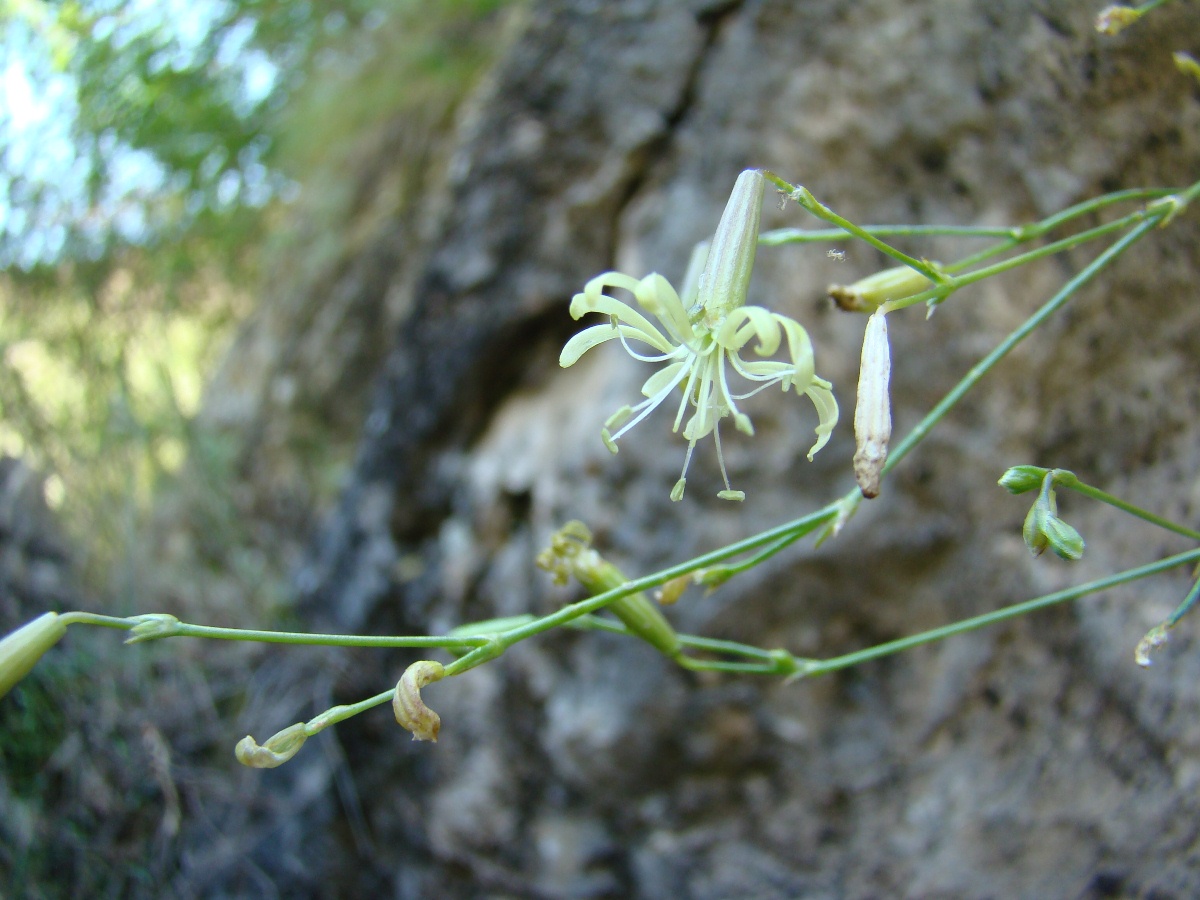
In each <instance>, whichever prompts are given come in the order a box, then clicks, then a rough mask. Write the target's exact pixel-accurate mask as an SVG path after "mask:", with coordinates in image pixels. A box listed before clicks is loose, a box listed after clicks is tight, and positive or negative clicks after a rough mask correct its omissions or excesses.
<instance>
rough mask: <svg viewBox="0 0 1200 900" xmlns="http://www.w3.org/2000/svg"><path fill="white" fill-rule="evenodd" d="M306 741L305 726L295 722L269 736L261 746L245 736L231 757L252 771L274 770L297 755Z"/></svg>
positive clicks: (248, 736)
mask: <svg viewBox="0 0 1200 900" xmlns="http://www.w3.org/2000/svg"><path fill="white" fill-rule="evenodd" d="M306 740H308V733H307V732H306V730H305V725H304V723H303V722H297V723H296V724H295V725H289V726H288V727H287V728H285V729H283V731H279V732H276V733H275V734H273V735H271V736H270V737H269V738H267V742H266V743H265V744H263V745H261V746H260V745H259V744H258V743H256V742H255V740H254V738H252V737H251V736H250V735H246V736H245V737H244V738H242V739H241V740H240V741H238V742H237V746H236V747H234V748H233V755H234V756H236V757H237V761H238V762H240V763H241V764H242V765H243V766H249V767H250V768H252V769H274V768H275V767H276V766H282V765H283V764H284V763H285V762H287V761H288V760H289V759H291V758H292V757H293V756H295V755H296V754H297V753H299V752H300V748H301V747H303V746H304V742H305V741H306Z"/></svg>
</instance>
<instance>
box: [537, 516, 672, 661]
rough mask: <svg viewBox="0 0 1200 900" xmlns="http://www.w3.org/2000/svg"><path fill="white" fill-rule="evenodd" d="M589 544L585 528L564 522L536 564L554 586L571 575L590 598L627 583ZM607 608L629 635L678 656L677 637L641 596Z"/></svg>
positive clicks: (563, 582)
mask: <svg viewBox="0 0 1200 900" xmlns="http://www.w3.org/2000/svg"><path fill="white" fill-rule="evenodd" d="M591 541H592V533H591V531H590V530H589V529H588V527H587V526H586V525H584V524H583V523H582V522H579V521H571V522H568V523H567V524H566V525H564V526H563V527H562V528H560V529H559V530H558V532H557V533H555V535H554V536H553V537H552V538H551V539H550V546H549V547H548V548H547V549H545V550H543V551H542V552H541V553H539V554H538V557H537V561H536V564H537V566H538V568H540V569H545V570H546V571H547V572H550V573H551V574H552V575H553V576H554V583H555V584H566V583H567V581H568V580H569V579H570V577H571V576H572V575H574V576H575V578H576V579H577V580H578V581H579V583H580V584H582V585H583V586H584V587H585V588H586V589H587V590H588V592H589V593H591V594H592V596H595V595H597V594H603V593H605V592H607V591H611V590H613V589H614V588H619V587H621V586H622V585H623V584H625V583H626V582H627V581H629V579H628V578H626V577H625V576H624V575H623V574H621V570H620V569H618V568H617V567H616V566H614V565H613V564H612V563H610V562H609V561H608V560H606V559H605V558H604V557H602V556H601V555H600V554H599V553H597V552H596V550H595V549H593V548H592V546H591ZM608 608H609V610H611V611H612V614H613V615H614V616H616V617H617V618H618V619H620V620H621V623H622V624H623V625H624V626H625V627H626V628H628V629H629V631H630V632H631V633H633V634H635V635H637V636H638V637H640V638H641V639H642V640H643V641H645V642H646V643H648V644H650V645H651V646H652V647H655V648H657V649H658V650H660V651H661V652H663V653H665V654H666V655H667V656H670V657H674V656H675V655H676V654H678V653H679V635H677V634H676V633H675V629H674V628H672V627H671V623H670V622H668V621H667V620H666V617H665V616H663V614H662V613H661V612H659V611H658V609H657V608H656V607H655V606H654V604H652V603H651V602H650V600H649V599H648V598H647V597H646V595H645V594H644V593H642V592H640V591H639V592H638V593H636V594H630V595H628V596H626V597H621V598H620V599H618V600H614V601H613V602H612V603H610V604H609V605H608Z"/></svg>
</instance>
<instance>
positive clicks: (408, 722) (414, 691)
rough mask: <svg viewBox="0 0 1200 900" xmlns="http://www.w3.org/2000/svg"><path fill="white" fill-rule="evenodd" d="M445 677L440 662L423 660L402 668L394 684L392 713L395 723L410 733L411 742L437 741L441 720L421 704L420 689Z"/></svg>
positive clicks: (422, 702)
mask: <svg viewBox="0 0 1200 900" xmlns="http://www.w3.org/2000/svg"><path fill="white" fill-rule="evenodd" d="M445 674H446V670H445V668H444V667H443V666H442V664H441V663H439V662H434V661H433V660H429V659H423V660H421V661H420V662H415V663H413V664H412V665H411V666H409V667H408V668H407V669H405V670H404V674H403V675H401V676H400V680H399V681H398V682H396V690H395V693H393V694H392V711H393V712H394V713H395V714H396V721H397V722H399V723H400V724H401V725H402V726H404V727H405V728H407V729H408V730H409V731H411V732H412V736H413V740H414V741H433V742H435V743H436V742H437V739H438V732H439V731H440V730H441V728H442V717H441V716H439V715H438V714H437V713H435V712H434V711H433V710H432V709H430V708H429V707H428V706H426V705H425V701H423V700H422V699H421V688H423V687H425V685H427V684H433V682H435V681H441V680H442V678H443V677H444V676H445Z"/></svg>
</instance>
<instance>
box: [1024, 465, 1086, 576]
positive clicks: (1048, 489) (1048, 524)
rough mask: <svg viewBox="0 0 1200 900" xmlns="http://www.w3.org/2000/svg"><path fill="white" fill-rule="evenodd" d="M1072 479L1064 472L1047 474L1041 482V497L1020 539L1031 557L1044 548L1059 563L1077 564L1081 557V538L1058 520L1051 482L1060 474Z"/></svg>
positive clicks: (1043, 550)
mask: <svg viewBox="0 0 1200 900" xmlns="http://www.w3.org/2000/svg"><path fill="white" fill-rule="evenodd" d="M1060 471H1061V472H1062V474H1063V475H1065V476H1068V477H1071V478H1074V475H1073V474H1072V473H1070V472H1066V471H1065V470H1051V471H1048V472H1047V473H1046V475H1045V477H1043V479H1042V488H1041V493H1040V494H1038V498H1037V500H1035V501H1034V504H1033V506H1031V507H1030V508H1029V514H1028V515H1026V516H1025V524H1024V526H1022V528H1021V536H1022V537H1023V538H1024V539H1025V546H1026V547H1028V548H1029V551H1030V552H1031V553H1032V554H1033V555H1034V556H1041V555H1042V554H1043V553H1044V552H1045V551H1046V548H1049V549H1051V550H1053V551H1054V554H1055V555H1056V556H1058V557H1060V558H1061V559H1067V560H1077V559H1079V558H1081V557H1082V556H1083V548H1084V542H1083V537H1082V536H1081V535H1080V534H1079V532H1078V531H1076V530H1075V529H1074V528H1072V527H1071V526H1070V525H1068V524H1067V523H1066V522H1064V521H1063V520H1062V519H1060V518H1059V517H1058V501H1057V500H1056V499H1055V495H1054V479H1055V475H1056V474H1058V473H1059V472H1060Z"/></svg>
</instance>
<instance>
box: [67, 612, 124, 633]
mask: <svg viewBox="0 0 1200 900" xmlns="http://www.w3.org/2000/svg"><path fill="white" fill-rule="evenodd" d="M59 621H60V622H62V623H63V625H97V626H99V627H101V628H124V629H126V630H128V629H130V628H132V627H133V626H134V625H136V624H137V620H135V619H126V618H121V617H119V616H105V615H101V614H100V613H90V612H79V611H76V612H68V613H63V614H62V615H61V616H59Z"/></svg>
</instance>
